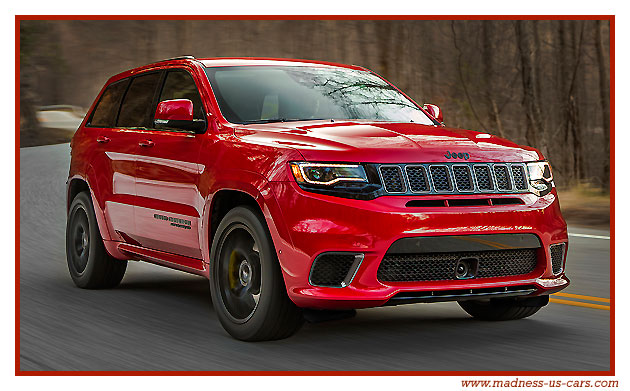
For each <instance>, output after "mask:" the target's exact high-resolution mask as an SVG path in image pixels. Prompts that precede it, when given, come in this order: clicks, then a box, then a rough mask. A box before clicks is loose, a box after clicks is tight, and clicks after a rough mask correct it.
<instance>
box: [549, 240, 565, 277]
mask: <svg viewBox="0 0 630 391" xmlns="http://www.w3.org/2000/svg"><path fill="white" fill-rule="evenodd" d="M564 246H565V244H564V243H560V244H553V245H551V247H550V248H549V250H550V251H551V269H552V270H553V274H559V273H560V272H561V271H562V262H563V261H564Z"/></svg>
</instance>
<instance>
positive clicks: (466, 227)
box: [66, 56, 569, 341]
mask: <svg viewBox="0 0 630 391" xmlns="http://www.w3.org/2000/svg"><path fill="white" fill-rule="evenodd" d="M71 147H72V161H71V163H70V173H69V178H68V182H67V210H68V220H67V228H66V251H67V260H68V267H69V270H70V275H71V276H72V279H73V280H74V283H75V284H76V285H77V286H79V287H81V288H108V287H113V286H115V285H117V284H118V283H119V282H120V281H121V279H122V278H123V275H124V273H125V269H126V265H127V260H136V261H147V262H151V263H155V264H158V265H162V266H167V267H170V268H174V269H178V270H182V271H185V272H189V273H194V274H198V275H201V276H204V277H206V278H208V279H209V281H210V288H211V294H212V302H213V305H214V308H215V310H216V314H217V317H218V318H219V320H220V321H221V323H222V325H223V327H224V328H225V329H226V330H227V332H228V333H229V334H231V335H232V336H233V337H235V338H238V339H241V340H247V341H255V340H270V339H279V338H284V337H287V336H289V335H291V334H292V333H294V332H295V331H296V330H297V329H298V328H299V327H300V326H301V325H302V323H303V321H304V318H305V317H306V318H307V319H308V318H309V316H311V318H312V317H313V316H315V317H317V314H322V313H329V314H330V313H333V314H338V313H341V312H352V311H354V309H357V308H366V307H376V306H386V305H397V304H404V303H427V302H440V301H457V302H459V304H460V305H461V307H462V308H463V309H464V310H465V311H466V312H468V313H469V314H470V315H472V316H473V317H475V318H478V319H483V320H507V319H519V318H524V317H527V316H530V315H532V314H534V313H535V312H536V311H538V310H539V309H540V308H541V307H543V306H544V305H546V304H547V303H548V301H549V294H550V293H553V292H557V291H559V290H561V289H563V288H565V287H566V286H567V285H568V284H569V280H568V279H567V278H566V277H565V275H564V262H565V257H566V253H567V243H568V241H567V231H566V223H565V221H564V219H563V218H562V215H561V213H560V207H559V204H558V197H557V193H556V189H555V185H554V182H553V177H552V172H551V167H550V166H549V163H548V162H547V161H545V158H544V157H543V155H542V154H541V153H540V152H538V151H537V150H536V149H534V148H530V147H526V146H521V145H517V144H514V143H512V142H510V141H507V140H504V139H501V138H498V137H495V136H493V135H490V134H487V133H481V132H475V131H470V130H460V129H451V128H447V127H444V125H443V123H442V114H441V112H440V110H439V108H438V107H437V106H435V105H430V104H426V105H424V106H420V105H418V104H416V103H415V102H414V101H413V100H411V99H410V98H409V97H408V96H407V95H405V94H404V93H403V92H402V91H400V90H399V89H397V88H396V87H395V86H393V85H392V84H390V83H389V82H387V81H386V80H384V79H383V78H381V77H380V76H378V75H377V74H375V73H374V72H371V71H369V70H367V69H365V68H361V67H358V66H348V65H340V64H332V63H324V62H314V61H298V60H289V59H263V58H212V59H196V58H194V57H191V56H185V57H178V58H174V59H169V60H164V61H161V62H158V63H154V64H150V65H147V66H143V67H140V68H136V69H133V70H130V71H127V72H123V73H121V74H118V75H116V76H113V77H112V78H111V79H109V81H108V82H107V83H106V85H105V87H104V88H103V90H102V91H101V93H100V94H99V96H98V98H97V99H96V101H95V103H94V104H93V106H92V107H91V108H90V110H89V112H88V115H87V116H86V117H85V119H84V120H83V122H82V123H81V125H80V127H79V129H78V130H77V132H76V134H75V135H74V138H73V139H72V142H71ZM337 311H338V312H337ZM313 314H315V315H313Z"/></svg>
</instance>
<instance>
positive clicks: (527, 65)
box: [514, 20, 547, 155]
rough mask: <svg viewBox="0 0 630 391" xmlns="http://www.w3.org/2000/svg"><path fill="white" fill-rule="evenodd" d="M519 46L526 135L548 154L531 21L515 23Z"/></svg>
mask: <svg viewBox="0 0 630 391" xmlns="http://www.w3.org/2000/svg"><path fill="white" fill-rule="evenodd" d="M514 26H515V32H516V40H517V46H518V50H519V53H520V57H521V79H522V82H523V106H524V109H525V116H526V118H527V130H526V133H525V137H526V139H527V142H528V143H529V144H530V145H537V146H539V148H540V149H541V150H542V152H543V154H545V155H547V137H546V130H545V126H544V123H543V120H542V113H541V110H540V101H539V96H538V94H537V93H536V85H537V82H538V81H537V75H536V69H535V66H534V65H535V64H536V49H537V48H535V47H534V42H533V39H532V32H531V28H532V26H531V23H530V22H528V21H523V20H518V21H516V23H515V25H514Z"/></svg>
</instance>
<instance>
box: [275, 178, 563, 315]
mask: <svg viewBox="0 0 630 391" xmlns="http://www.w3.org/2000/svg"><path fill="white" fill-rule="evenodd" d="M271 186H272V190H273V193H274V195H275V197H276V199H277V201H278V205H279V207H280V208H279V209H280V210H281V212H280V213H281V214H282V216H274V217H273V218H274V219H277V218H281V219H282V220H283V221H284V224H285V226H286V228H287V231H288V236H289V238H286V240H285V239H283V238H278V237H274V243H275V244H276V248H277V249H278V250H280V251H279V252H278V258H279V260H280V265H281V267H282V271H283V275H284V279H285V283H286V286H287V292H288V295H289V297H290V298H291V300H293V302H294V303H295V304H296V305H298V306H300V307H305V308H321V309H345V308H366V307H375V306H382V305H387V304H395V301H396V298H399V297H405V293H409V294H408V295H406V296H414V295H415V296H416V297H427V295H432V296H439V295H440V293H445V294H443V295H441V296H443V297H444V298H448V299H450V300H459V299H465V298H464V297H463V296H461V295H465V294H466V292H470V291H471V290H472V293H471V295H472V294H475V293H483V292H486V293H489V292H493V291H497V292H498V291H499V290H501V289H505V290H518V288H519V287H528V288H527V289H531V292H529V293H527V296H536V295H542V294H549V293H553V292H557V291H559V290H561V289H563V288H565V287H566V286H568V284H569V280H568V279H567V278H566V277H565V276H564V273H563V272H562V273H560V274H556V275H554V273H553V271H552V264H551V254H550V251H549V246H550V245H552V244H556V243H562V242H568V238H567V231H566V223H565V221H564V219H563V218H562V215H561V213H560V207H559V204H558V200H557V194H556V192H555V189H554V190H553V191H552V192H551V193H550V194H548V195H546V196H544V197H540V198H539V197H537V196H535V195H533V194H519V195H514V194H509V195H505V196H506V197H507V196H509V197H511V198H513V197H515V196H516V197H519V198H521V199H522V200H523V202H524V204H522V205H494V206H463V207H423V208H416V207H407V206H406V204H407V202H408V201H412V200H417V199H429V198H435V199H440V196H419V197H413V196H383V197H379V198H377V199H374V200H369V201H364V200H351V199H345V198H338V197H331V196H325V195H319V194H314V193H308V192H305V191H303V190H302V189H300V188H299V187H298V186H297V185H296V184H295V182H290V181H288V182H272V183H271ZM442 197H444V196H442ZM476 197H484V195H468V196H453V195H449V196H448V198H449V200H450V199H456V198H467V199H470V198H476ZM493 197H502V196H501V195H496V194H495V195H493ZM505 233H526V234H534V235H536V237H537V238H538V239H539V240H540V244H541V247H540V251H539V255H538V264H537V266H536V268H535V270H533V271H532V272H531V273H528V274H523V275H518V276H507V277H489V278H472V279H465V280H457V279H451V280H440V281H419V282H417V281H414V282H383V281H380V280H379V279H378V278H377V270H378V267H379V265H380V263H381V260H382V259H383V257H384V256H385V254H386V253H387V251H388V249H390V247H391V246H392V244H393V243H394V242H396V241H397V240H399V239H401V238H414V237H424V236H454V235H478V234H505ZM272 236H274V233H272ZM565 251H566V249H565ZM326 252H352V253H360V254H363V259H362V262H361V264H360V266H359V267H358V269H357V270H356V274H354V278H353V279H352V280H351V282H349V284H348V285H347V286H344V287H342V288H332V287H319V286H313V285H311V284H310V283H309V275H310V272H311V268H312V265H313V261H314V260H315V259H316V258H317V256H318V255H320V254H322V253H326ZM563 269H564V268H563ZM432 292H433V293H432ZM449 292H454V294H453V295H448V294H447V293H449ZM460 294H461V295H460ZM470 297H475V296H470V295H469V296H468V298H470ZM479 297H480V296H479ZM416 301H438V300H416ZM440 301H441V300H440Z"/></svg>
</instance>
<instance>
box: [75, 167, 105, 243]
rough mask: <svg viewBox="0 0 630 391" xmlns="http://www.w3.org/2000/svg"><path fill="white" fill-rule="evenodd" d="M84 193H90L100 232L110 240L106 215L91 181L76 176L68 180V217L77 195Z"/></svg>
mask: <svg viewBox="0 0 630 391" xmlns="http://www.w3.org/2000/svg"><path fill="white" fill-rule="evenodd" d="M90 169H91V167H90ZM83 191H88V192H89V193H90V198H91V199H92V207H93V208H94V214H95V215H96V222H97V224H98V230H99V232H100V233H101V237H102V238H103V240H110V238H111V236H110V234H109V230H108V228H107V223H106V221H105V214H104V212H103V210H102V209H101V207H100V205H99V203H98V202H97V200H96V195H95V192H94V188H93V187H92V186H91V185H90V182H89V180H88V179H87V178H86V177H84V176H82V175H74V176H72V177H70V178H69V179H68V182H67V185H66V215H67V214H68V212H70V205H72V201H73V200H74V198H75V197H76V196H77V194H79V193H81V192H83Z"/></svg>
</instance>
